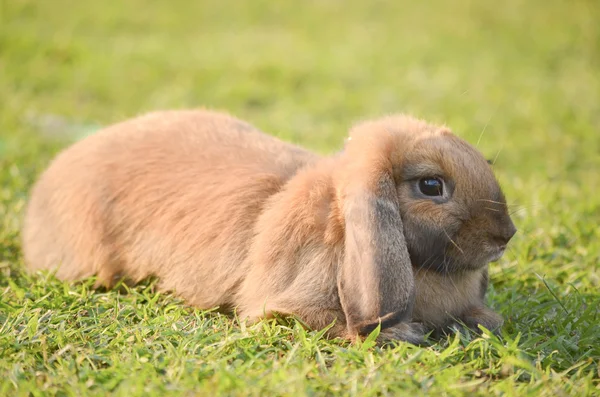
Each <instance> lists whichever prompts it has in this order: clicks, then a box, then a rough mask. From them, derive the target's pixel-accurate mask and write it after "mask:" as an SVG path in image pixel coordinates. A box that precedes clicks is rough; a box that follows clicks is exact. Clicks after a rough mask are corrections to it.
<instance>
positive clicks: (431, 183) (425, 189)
mask: <svg viewBox="0 0 600 397" xmlns="http://www.w3.org/2000/svg"><path fill="white" fill-rule="evenodd" d="M419 190H420V191H421V193H423V194H424V195H425V196H443V195H444V182H443V181H442V180H441V179H440V178H423V179H421V180H419Z"/></svg>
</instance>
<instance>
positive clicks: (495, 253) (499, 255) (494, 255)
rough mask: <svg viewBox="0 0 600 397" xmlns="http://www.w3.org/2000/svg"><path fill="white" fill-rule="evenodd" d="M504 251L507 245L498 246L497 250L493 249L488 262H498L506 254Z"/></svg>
mask: <svg viewBox="0 0 600 397" xmlns="http://www.w3.org/2000/svg"><path fill="white" fill-rule="evenodd" d="M504 251H506V247H498V248H496V250H495V251H493V252H492V253H491V254H490V256H489V259H488V262H496V261H498V260H499V259H500V258H502V256H503V255H504Z"/></svg>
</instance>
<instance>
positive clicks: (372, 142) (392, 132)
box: [346, 116, 516, 273]
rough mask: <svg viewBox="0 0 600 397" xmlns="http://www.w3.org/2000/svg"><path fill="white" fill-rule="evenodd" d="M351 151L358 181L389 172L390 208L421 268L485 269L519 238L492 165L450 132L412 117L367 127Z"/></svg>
mask: <svg viewBox="0 0 600 397" xmlns="http://www.w3.org/2000/svg"><path fill="white" fill-rule="evenodd" d="M346 152H347V156H348V158H349V162H356V163H357V165H356V166H354V167H350V168H351V169H352V168H353V170H352V174H351V175H353V178H354V179H355V181H357V182H358V180H360V179H361V178H367V179H369V178H370V179H377V178H378V177H379V179H380V181H381V175H382V173H384V174H385V173H387V177H389V180H390V182H392V181H393V188H394V193H395V194H394V196H395V197H390V202H395V203H396V205H398V208H399V212H400V218H401V220H402V225H403V234H404V235H403V238H404V240H405V244H406V247H407V250H408V253H409V255H410V258H411V262H412V264H413V266H415V267H417V268H427V269H430V270H436V271H439V272H442V273H448V272H461V271H468V270H476V269H479V268H481V267H483V266H485V265H487V264H488V263H489V262H492V261H495V260H498V259H499V258H500V257H501V256H502V254H503V253H504V250H505V249H506V246H507V243H508V242H509V240H510V239H511V238H512V236H513V235H514V234H515V232H516V228H515V226H514V224H513V222H512V220H511V218H510V215H509V213H508V211H507V205H506V200H505V197H504V194H503V192H502V190H501V188H500V186H499V184H498V182H497V180H496V178H495V176H494V173H493V171H492V168H491V166H490V164H489V163H488V162H487V161H486V159H485V158H484V157H483V156H482V155H481V153H480V152H479V151H477V150H476V149H475V148H474V147H473V146H471V145H470V144H468V143H467V142H465V141H464V140H462V139H460V138H458V137H457V136H455V135H454V134H452V132H451V131H450V130H449V129H448V128H446V127H438V126H434V125H431V124H427V123H425V122H423V121H421V120H417V119H414V118H411V117H408V116H392V117H387V118H384V119H380V120H377V121H371V122H366V123H363V124H359V125H358V126H357V127H355V128H354V129H353V130H352V131H351V134H350V138H349V140H348V142H347V145H346ZM377 168H379V169H377ZM365 171H366V172H367V174H366V175H364V174H363V173H364V172H365ZM361 175H364V176H362V177H361ZM380 181H379V182H380ZM373 182H374V181H370V183H373Z"/></svg>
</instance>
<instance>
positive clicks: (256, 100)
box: [0, 0, 600, 395]
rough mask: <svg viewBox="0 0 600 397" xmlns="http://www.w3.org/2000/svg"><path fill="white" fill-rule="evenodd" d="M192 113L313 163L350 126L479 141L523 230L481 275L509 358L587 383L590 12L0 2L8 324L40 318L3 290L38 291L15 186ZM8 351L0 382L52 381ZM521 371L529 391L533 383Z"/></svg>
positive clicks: (595, 175)
mask: <svg viewBox="0 0 600 397" xmlns="http://www.w3.org/2000/svg"><path fill="white" fill-rule="evenodd" d="M200 106H204V107H211V108H216V109H223V110H226V111H229V112H231V113H232V114H234V115H236V116H238V117H240V118H243V119H246V120H248V121H250V122H251V123H253V124H255V125H256V126H257V127H259V128H261V129H263V130H264V131H266V132H269V133H271V134H274V135H277V136H280V137H282V138H284V139H287V140H291V141H294V142H296V143H300V144H302V145H305V146H307V147H309V148H312V149H314V150H316V151H318V152H320V153H323V154H327V153H332V152H335V151H337V150H338V149H339V148H340V147H341V145H342V142H343V137H344V136H345V134H346V132H347V130H348V128H349V127H350V126H351V125H352V124H353V123H355V122H357V121H359V120H363V119H366V118H372V117H377V116H381V115H384V114H388V113H396V112H405V113H411V114H414V115H416V116H419V117H422V118H425V119H427V120H429V121H431V122H436V123H446V124H447V125H449V126H450V127H451V128H452V129H453V130H454V131H455V132H456V133H457V134H458V135H460V136H462V137H463V138H465V139H467V140H468V141H470V142H471V143H473V144H477V145H478V147H479V149H481V150H482V151H483V152H484V154H485V155H486V156H487V157H488V158H490V159H493V160H495V166H494V167H495V169H496V172H497V174H498V177H499V179H500V181H501V183H502V184H503V186H504V189H505V191H506V194H507V198H508V201H509V202H510V203H511V204H512V205H514V208H515V214H514V217H515V222H516V224H517V226H518V227H519V233H518V235H517V236H516V237H515V239H514V241H513V243H512V246H511V250H510V252H508V253H507V255H506V256H505V258H504V259H503V260H502V261H501V262H500V263H498V264H493V265H492V269H491V274H492V286H491V292H490V299H491V302H492V305H493V306H494V307H495V308H496V309H497V310H499V311H500V312H501V313H502V314H503V315H504V316H505V317H506V318H507V323H506V326H505V330H506V332H507V335H509V336H511V337H513V338H514V337H516V336H517V335H518V334H519V333H521V334H522V335H523V338H522V339H521V342H520V344H519V345H518V349H520V351H521V352H523V354H525V355H528V356H527V357H530V358H531V360H533V361H534V362H535V363H536V364H535V365H539V369H540V371H542V372H544V371H545V372H549V371H550V370H551V369H552V370H566V369H568V368H570V367H571V366H573V365H575V366H579V367H577V368H579V369H580V370H581V371H583V369H582V368H585V371H583V372H581V371H580V372H581V373H575V372H576V371H575V370H573V371H575V372H568V373H569V374H570V375H569V376H571V375H573V374H574V375H573V376H574V378H573V379H575V380H574V381H573V382H575V383H574V384H575V385H580V386H581V385H588V386H589V385H591V384H594V385H597V384H598V377H600V375H598V372H597V370H598V360H599V359H600V347H599V345H600V336H599V334H600V328H599V326H598V318H599V312H598V309H597V307H598V305H599V304H600V299H599V297H598V292H597V291H598V290H599V286H600V271H599V267H600V231H599V228H598V224H599V223H600V195H599V186H600V3H599V2H598V1H597V0H579V1H566V0H546V1H542V0H508V1H505V2H490V1H475V0H460V1H442V0H436V1H424V2H409V1H383V0H373V1H363V2H361V1H335V0H322V1H316V0H313V1H303V2H284V1H280V2H275V1H263V0H258V1H229V0H223V1H196V2H191V1H181V0H173V1H162V2H161V1H153V0H145V1H143V0H130V1H124V2H116V1H105V2H100V1H97V2H72V1H65V0H52V1H26V0H2V1H0V183H1V185H0V219H1V221H0V222H1V223H0V249H1V252H0V272H1V273H0V287H2V288H5V289H4V293H3V295H2V297H1V299H0V300H3V301H4V302H6V305H7V306H5V307H4V309H5V310H8V309H7V307H10V308H11V310H13V309H14V310H17V309H18V310H21V311H19V313H21V315H22V317H23V321H27V318H28V317H27V316H28V313H29V314H30V313H31V312H30V310H33V309H32V308H33V307H35V305H33V306H31V305H32V304H31V305H30V306H28V304H27V303H26V302H27V299H26V298H24V297H23V296H21V295H22V294H19V293H17V292H15V291H16V290H18V289H19V288H22V289H23V290H29V289H31V290H32V291H33V290H34V289H35V288H42V289H43V288H45V287H42V286H41V284H36V285H35V287H34V286H32V284H31V283H32V281H31V280H29V279H28V278H26V277H25V275H23V274H22V272H21V266H22V265H21V256H20V248H19V240H18V231H19V227H20V217H21V215H22V210H23V207H24V203H25V200H26V197H27V192H28V189H29V187H30V185H31V183H32V182H33V180H34V178H35V177H36V175H37V173H38V172H39V171H41V170H42V169H43V168H44V167H45V166H46V165H47V163H48V161H49V160H50V159H51V157H52V156H53V155H54V154H55V153H56V152H57V151H58V150H59V149H60V148H62V147H64V146H65V145H66V144H67V143H68V142H71V141H73V140H75V139H80V138H81V137H83V136H85V135H87V134H90V133H93V132H94V131H96V130H97V129H98V128H100V127H102V126H105V125H108V124H110V123H113V122H116V121H120V120H122V119H124V118H129V117H132V116H135V115H137V114H140V113H144V112H147V111H151V110H155V109H165V108H188V107H200ZM135 155H143V153H138V154H135ZM9 278H10V279H11V280H14V283H13V284H10V285H9V282H8V280H9ZM53 285H54V284H53ZM58 285H60V284H58ZM52 288H58V290H54V291H55V292H54V293H56V294H60V293H63V294H66V293H67V292H65V291H67V290H64V291H63V292H60V293H59V292H56V291H59V290H61V289H60V287H57V286H56V285H54V286H53V287H52ZM39 294H42V295H40V296H43V293H42V292H39ZM109 296H110V295H109ZM115 296H116V295H114V296H113V298H114V297H115ZM115 299H116V298H115ZM107 304H108V305H110V304H111V303H110V302H109V303H107ZM18 310H17V311H18ZM14 313H16V312H14ZM1 316H2V315H1V314H0V317H1ZM6 316H7V315H5V317H4V319H6V318H7V317H6ZM0 319H1V318H0ZM15 321H16V320H15ZM15 324H19V322H18V321H16V322H15ZM15 326H16V325H15ZM125 326H126V325H125ZM4 332H5V334H4V337H5V339H4V340H5V341H7V340H10V338H14V337H15V336H14V334H11V333H10V332H9V331H8V330H7V329H6V328H5V329H4ZM15 332H16V331H15ZM6 338H9V339H6ZM82 343H83V342H82ZM9 345H10V346H12V347H11V348H10V349H13V350H10V349H8V348H6V349H7V350H6V352H9V351H10V352H12V353H10V354H13V355H15V354H17V353H18V352H20V353H19V354H22V355H21V356H19V357H21V358H20V359H18V360H17V359H14V358H13V360H14V361H10V360H9V361H8V364H6V366H5V367H4V369H6V370H8V369H9V368H13V367H11V365H13V364H14V365H16V364H15V363H16V362H18V361H19V360H25V361H27V360H29V362H30V364H28V365H29V366H27V365H26V366H25V367H24V368H25V369H23V370H22V373H21V372H19V373H20V374H21V375H19V376H21V377H20V378H19V376H16V375H15V376H16V378H15V379H29V380H31V379H33V378H31V377H30V375H31V374H32V373H33V372H28V371H34V372H35V370H36V368H37V370H40V368H46V367H44V366H43V363H42V361H40V360H41V359H40V357H39V356H36V354H37V353H35V352H30V353H27V350H26V349H25V350H23V351H21V350H19V348H18V346H17V345H14V346H13V345H12V344H10V343H9ZM59 345H60V344H59ZM0 346H2V345H0ZM6 346H8V345H5V347H6ZM15 346H17V347H15ZM58 348H60V346H58V347H57V349H58ZM123 348H124V349H125V353H124V354H126V350H127V347H126V346H125V347H123ZM6 354H7V357H8V354H9V353H6ZM282 354H284V353H282ZM23 357H25V358H23ZM452 357H454V356H452ZM535 357H537V359H536V358H535ZM452 359H453V358H452ZM456 360H457V361H456V362H455V363H454V364H453V365H458V363H459V362H460V359H459V358H456ZM490 360H491V361H490V362H491V363H493V365H496V364H497V365H499V366H501V365H504V364H502V363H501V362H500V361H501V360H500V361H497V362H496V361H494V360H496V359H495V358H492V359H490ZM536 360H537V361H536ZM275 362H277V360H276V359H275ZM265 365H267V364H265ZM432 365H433V364H432ZM490 365H492V364H490ZM432 368H433V367H432ZM457 368H458V367H457ZM13 369H14V368H13ZM42 371H50V373H52V370H49V369H48V368H46V369H45V370H42ZM357 371H359V373H360V371H361V369H360V368H359V369H358V370H357ZM436 371H437V370H436ZM527 371H529V372H527ZM532 371H533V370H531V369H527V370H526V371H525V373H526V375H527V376H530V378H527V376H526V377H525V378H526V379H538V381H539V379H542V378H543V377H542V378H536V377H535V376H534V375H532V374H533V373H534V371H533V372H532ZM28 374H29V375H28ZM469 374H471V375H469ZM248 376H250V375H248ZM261 376H262V375H261ZM286 376H292V377H293V375H289V374H288V375H286ZM322 376H323V377H324V378H323V379H324V380H323V382H325V384H327V383H326V382H327V379H329V378H327V376H330V377H332V378H331V379H338V380H339V379H340V378H339V377H338V378H336V376H339V374H338V375H335V374H333V373H329V374H326V375H323V374H322ZM457 376H458V375H457ZM469 376H472V373H471V372H469V373H468V374H466V375H465V374H462V375H460V376H458V377H457V378H456V379H453V380H452V381H453V382H458V383H461V382H463V381H468V380H469V379H471V378H469ZM511 376H512V377H510V376H509V377H508V379H509V380H510V381H511V382H517V383H518V382H522V381H523V379H524V378H523V377H522V374H521V375H518V376H517V375H515V374H513V375H511ZM465 377H466V378H465ZM184 378H185V376H184ZM140 379H144V378H143V376H142V377H141V378H140ZM386 379H387V382H388V383H389V382H392V383H393V379H395V378H394V377H393V376H392V375H391V374H390V375H389V378H386V377H385V375H383V381H382V382H384V383H385V382H386ZM465 379H466V380H465ZM526 379H525V380H526ZM585 379H587V380H585ZM213 380H214V379H213ZM342 381H343V379H342ZM15 382H16V384H17V385H18V384H19V383H18V382H19V381H15ZM23 382H25V381H24V380H23ZM248 382H249V381H248ZM506 382H508V380H506ZM532 382H533V381H532ZM577 382H580V383H577ZM586 382H587V383H586ZM342 383H343V382H342ZM32 384H35V382H34V383H32ZM309 384H310V382H309ZM499 384H502V383H499ZM564 384H565V385H568V382H566V383H564ZM442 386H444V385H443V384H442ZM588 386H585V387H584V386H582V387H583V388H582V389H577V390H578V392H582V390H591V389H589V388H586V387H588ZM486 387H488V386H486ZM489 387H490V388H491V389H490V390H495V391H496V392H499V390H501V389H502V388H501V387H500V386H499V387H498V388H497V389H494V387H495V386H493V385H491V386H489ZM565 387H566V386H565ZM573 387H575V386H573ZM596 387H597V386H596ZM326 389H327V388H325V389H319V387H317V386H315V387H314V390H316V391H319V390H326ZM3 390H8V389H3ZM232 390H234V389H232ZM235 390H237V389H235ZM293 390H295V391H298V390H299V389H293ZM305 390H309V391H310V390H313V389H311V388H310V387H309V386H306V389H305ZM314 390H313V391H314ZM340 390H344V389H343V388H342V389H340ZM440 390H445V389H444V388H443V387H442V389H440ZM477 390H480V391H481V389H477ZM531 390H533V389H531ZM531 390H530V391H531ZM536 390H537V389H536ZM565 390H566V389H565ZM572 390H576V389H572ZM572 390H571V391H570V392H572ZM596 390H597V389H596ZM238 391H239V390H238ZM538 391H539V390H537V391H535V392H536V393H537V392H538ZM555 391H556V390H554V391H552V390H550V389H548V390H546V392H548V393H550V394H551V392H552V393H553V392H555ZM570 392H569V393H570ZM580 395H582V394H580Z"/></svg>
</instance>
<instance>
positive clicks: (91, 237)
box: [22, 110, 514, 342]
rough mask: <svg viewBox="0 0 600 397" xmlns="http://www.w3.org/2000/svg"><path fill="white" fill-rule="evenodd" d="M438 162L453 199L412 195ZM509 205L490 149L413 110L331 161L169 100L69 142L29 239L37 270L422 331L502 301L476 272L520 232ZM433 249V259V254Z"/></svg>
mask: <svg viewBox="0 0 600 397" xmlns="http://www.w3.org/2000/svg"><path fill="white" fill-rule="evenodd" d="M430 172H432V173H434V174H436V175H437V174H439V173H444V175H448V178H449V180H450V179H452V181H453V182H452V183H453V184H454V186H455V192H454V196H453V197H452V199H451V200H450V201H448V202H446V203H442V204H441V203H435V202H433V201H431V200H428V199H424V198H415V197H414V194H415V193H414V191H413V190H411V189H414V183H413V182H412V179H411V178H414V177H415V175H421V176H422V175H425V174H427V173H430ZM479 200H481V202H484V201H483V200H489V201H494V203H497V204H491V203H487V204H488V205H489V206H494V205H495V206H496V207H495V208H494V209H495V212H493V213H488V212H486V210H485V209H482V208H487V207H482V205H481V203H480V201H479ZM505 207H506V206H505V204H503V196H501V192H500V190H499V188H498V187H497V183H496V181H495V178H494V177H493V173H492V172H491V170H490V169H489V167H488V166H487V164H485V161H484V160H483V158H482V157H481V156H480V155H479V153H477V152H476V151H475V150H474V149H472V148H471V147H470V146H469V145H468V144H466V143H465V142H464V141H461V140H459V139H458V138H456V137H455V136H454V135H452V134H451V133H450V131H449V130H448V129H447V128H445V127H436V126H432V125H429V124H427V123H425V122H424V121H420V120H416V119H413V118H410V117H408V116H390V117H387V118H383V119H380V120H376V121H371V122H366V123H362V124H359V125H358V126H357V127H355V128H354V129H353V130H352V131H351V133H350V139H349V141H348V143H347V145H346V148H345V150H344V151H343V152H342V153H340V154H338V155H336V156H334V157H331V158H321V157H319V156H317V155H315V154H313V153H310V152H308V151H306V150H304V149H302V148H299V147H296V146H294V145H291V144H288V143H285V142H282V141H280V140H278V139H276V138H274V137H271V136H268V135H266V134H264V133H262V132H260V131H258V130H256V129H254V128H253V127H252V126H250V125H249V124H247V123H245V122H242V121H240V120H237V119H235V118H233V117H231V116H228V115H225V114H222V113H217V112H212V111H206V110H196V111H194V110H189V111H167V112H157V113H152V114H148V115H145V116H141V117H138V118H135V119H132V120H129V121H125V122H123V123H120V124H116V125H114V126H111V127H109V128H107V129H105V130H103V131H101V132H99V133H98V134H96V135H94V136H91V137H88V138H86V139H84V140H83V141H80V142H78V143H76V144H74V145H73V146H72V147H70V148H68V149H66V150H65V151H64V152H62V153H61V154H60V155H59V156H57V158H56V159H55V160H54V161H53V163H52V164H51V165H50V166H49V168H48V169H47V170H46V171H45V172H44V173H43V174H42V175H41V177H40V179H39V181H38V182H37V183H36V185H35V186H34V188H33V191H32V194H31V199H30V202H29V205H28V208H27V214H26V218H25V223H24V229H23V233H22V235H23V250H24V255H25V261H26V263H27V266H28V268H29V269H30V270H32V271H35V270H39V269H57V276H58V277H59V278H61V279H65V280H76V279H81V278H85V277H89V276H92V275H97V276H98V282H99V283H101V284H104V285H107V286H110V285H112V284H113V283H114V281H115V280H116V279H118V278H120V277H126V278H128V279H130V280H133V281H134V282H136V281H140V280H142V279H144V278H146V277H148V276H156V277H158V278H159V280H160V284H159V286H160V288H161V289H162V290H168V291H174V292H175V293H176V294H178V295H179V296H181V297H183V298H184V299H185V300H186V301H187V302H189V303H190V304H192V305H195V306H198V307H201V308H211V307H215V306H220V307H222V308H228V309H231V308H237V310H238V313H239V315H240V316H241V317H247V318H250V319H251V320H255V319H258V318H261V317H264V316H270V315H272V314H273V313H275V312H278V313H284V314H293V315H297V316H299V317H300V318H301V319H302V320H303V321H304V322H305V323H307V324H308V325H309V326H310V327H313V328H323V327H325V326H327V325H328V324H330V323H331V322H333V321H335V323H336V325H335V326H334V327H333V328H332V330H331V331H330V335H331V336H341V337H345V338H350V339H353V338H354V337H356V335H364V334H366V333H368V332H370V330H371V329H373V327H374V326H376V325H377V324H379V323H381V324H382V328H384V330H383V332H382V336H381V339H382V340H385V339H401V340H408V341H411V342H418V341H419V340H420V338H421V335H422V332H423V330H422V324H424V325H426V326H433V327H439V326H443V325H444V324H446V323H447V322H448V320H449V319H452V318H465V319H468V320H469V321H470V323H471V325H472V326H476V324H477V323H478V320H477V318H478V316H480V317H484V318H485V319H489V318H493V316H494V315H495V314H494V313H493V312H491V313H492V315H490V314H489V313H488V312H487V311H485V310H488V309H485V307H484V306H483V295H484V292H485V286H484V287H483V290H482V282H481V281H482V277H484V273H485V272H486V269H487V268H486V265H487V262H488V261H489V259H486V258H489V257H490V255H491V254H490V252H492V251H494V250H496V248H497V247H496V245H495V243H493V241H492V240H493V238H497V237H494V236H498V233H504V234H503V235H502V236H505V237H502V238H503V239H504V240H506V241H508V239H510V236H512V234H511V233H514V230H513V229H514V226H512V222H510V218H509V217H508V215H507V214H506V210H505ZM471 225H472V226H471ZM440 227H441V228H442V229H443V231H444V234H442V232H441V231H440ZM471 229H473V230H471ZM486 233H487V234H489V236H491V237H490V238H489V239H486V237H485V236H484V235H485V234H486ZM446 235H447V236H448V238H446V237H445V236H446ZM508 235H510V236H508ZM452 237H454V238H452ZM506 237H507V238H506ZM490 239H491V240H490ZM450 240H452V241H450ZM488 240H489V241H488ZM451 242H452V244H451ZM461 244H465V246H464V247H460V245H461ZM466 244H469V246H467V245H466ZM441 245H443V247H442V246H441ZM455 245H459V247H458V248H457V247H455ZM482 246H486V247H489V250H487V251H486V250H485V249H483V250H482V249H481V247H482ZM428 247H430V248H431V249H430V248H428ZM457 250H458V251H457ZM438 251H439V252H443V258H441V257H440V258H437V259H433V261H434V262H435V263H436V266H437V267H436V268H435V269H434V268H433V267H431V266H432V265H431V264H429V263H428V260H425V257H424V255H426V254H427V253H428V252H433V253H434V254H435V253H436V252H438ZM494 252H495V251H494ZM486 255H487V256H486ZM448 258H450V259H448ZM452 258H454V259H452ZM442 259H443V262H442ZM442 265H443V266H445V268H442V267H443V266H442ZM485 277H487V273H485ZM486 280H487V279H486ZM496 320H497V321H496V322H499V321H501V320H498V319H496ZM414 321H416V322H418V323H419V324H417V323H414ZM486 321H487V320H486ZM493 322H494V321H491V323H493ZM420 323H422V324H420ZM488 323H490V321H487V322H486V324H485V325H486V326H494V325H499V324H491V325H490V324H488Z"/></svg>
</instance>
